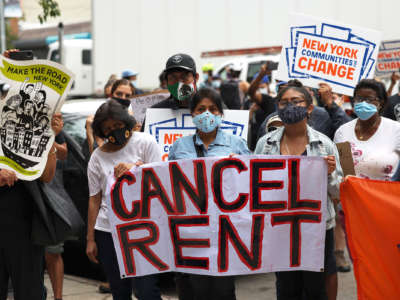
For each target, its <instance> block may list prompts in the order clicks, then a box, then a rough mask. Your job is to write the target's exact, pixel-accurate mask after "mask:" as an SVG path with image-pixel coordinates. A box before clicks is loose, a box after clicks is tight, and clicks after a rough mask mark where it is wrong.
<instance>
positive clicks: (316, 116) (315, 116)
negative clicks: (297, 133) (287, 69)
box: [258, 79, 334, 138]
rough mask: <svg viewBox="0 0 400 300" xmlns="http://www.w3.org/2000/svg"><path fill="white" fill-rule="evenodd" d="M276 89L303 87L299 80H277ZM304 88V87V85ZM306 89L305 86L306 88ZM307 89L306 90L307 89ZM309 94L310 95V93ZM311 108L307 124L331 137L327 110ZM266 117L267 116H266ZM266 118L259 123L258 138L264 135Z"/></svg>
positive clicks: (330, 123)
mask: <svg viewBox="0 0 400 300" xmlns="http://www.w3.org/2000/svg"><path fill="white" fill-rule="evenodd" d="M277 86H278V91H279V92H280V91H281V90H283V89H284V88H285V87H288V86H293V87H303V84H302V83H301V82H300V81H299V80H296V79H294V80H290V81H289V82H279V83H278V85H277ZM305 88H306V87H305ZM306 89H307V88H306ZM307 91H308V90H307ZM310 96H311V95H310ZM310 108H312V112H311V113H310V114H309V116H308V119H307V120H308V125H309V126H311V127H312V128H313V129H315V130H317V131H319V132H321V133H323V134H325V135H326V136H328V137H329V138H333V134H334V131H333V127H332V126H333V125H332V120H331V118H330V116H329V114H328V112H327V111H326V110H325V109H324V108H322V107H319V106H314V105H312V106H310ZM276 114H277V112H274V113H272V115H276ZM267 118H268V117H267ZM266 122H267V119H265V120H264V122H263V123H262V124H261V126H260V128H259V130H258V138H261V137H262V136H264V135H265V133H266V132H265V128H266V126H265V125H266Z"/></svg>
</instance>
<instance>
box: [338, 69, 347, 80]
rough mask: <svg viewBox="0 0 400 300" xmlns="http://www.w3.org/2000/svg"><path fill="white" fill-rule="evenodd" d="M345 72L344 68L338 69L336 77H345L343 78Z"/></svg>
mask: <svg viewBox="0 0 400 300" xmlns="http://www.w3.org/2000/svg"><path fill="white" fill-rule="evenodd" d="M346 70H347V68H346V66H340V67H339V68H338V76H339V77H340V78H343V77H345V76H346Z"/></svg>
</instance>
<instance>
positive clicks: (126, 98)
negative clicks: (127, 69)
mask: <svg viewBox="0 0 400 300" xmlns="http://www.w3.org/2000/svg"><path fill="white" fill-rule="evenodd" d="M134 95H135V88H134V87H133V85H132V83H131V82H130V81H129V80H128V79H119V80H117V81H115V82H114V84H113V85H112V87H111V98H112V99H114V100H116V101H117V102H118V103H119V104H121V105H122V106H123V107H125V108H128V107H129V105H131V98H132V97H133V96H134Z"/></svg>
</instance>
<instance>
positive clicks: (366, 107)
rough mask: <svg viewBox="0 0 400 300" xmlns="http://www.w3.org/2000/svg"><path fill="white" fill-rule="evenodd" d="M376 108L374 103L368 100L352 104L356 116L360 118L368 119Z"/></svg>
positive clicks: (374, 112)
mask: <svg viewBox="0 0 400 300" xmlns="http://www.w3.org/2000/svg"><path fill="white" fill-rule="evenodd" d="M377 111H378V109H377V108H376V106H375V105H373V104H371V103H368V102H365V101H363V102H360V103H356V104H355V105H354V112H355V113H356V115H357V117H359V118H360V119H361V120H364V121H365V120H368V119H369V118H371V117H372V116H373V115H374V114H376V113H377Z"/></svg>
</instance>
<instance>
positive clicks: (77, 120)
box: [61, 99, 106, 280]
mask: <svg viewBox="0 0 400 300" xmlns="http://www.w3.org/2000/svg"><path fill="white" fill-rule="evenodd" d="M105 101H106V100H105V99H85V100H69V101H66V102H65V104H64V105H63V107H62V108H61V113H62V115H63V119H64V133H65V139H66V143H67V147H68V157H67V159H66V160H65V161H64V162H63V176H64V188H65V190H66V192H67V193H68V195H69V196H70V197H71V199H72V201H73V202H74V204H75V206H76V207H77V209H78V210H79V212H80V214H81V217H82V219H83V220H85V223H86V220H87V211H88V199H89V190H88V181H87V175H86V167H87V162H88V160H89V152H88V147H87V144H86V129H85V125H86V118H87V117H88V116H89V115H93V114H94V113H95V112H96V110H97V108H98V107H99V106H100V105H101V104H102V103H104V102H105ZM64 248H65V251H64V255H63V257H64V265H65V272H66V273H68V274H74V275H77V276H83V277H87V278H93V279H98V280H103V279H104V278H102V271H101V269H100V267H99V266H98V265H95V264H93V263H91V262H90V261H89V260H88V258H87V256H86V228H85V230H84V231H82V233H81V235H80V236H79V237H77V239H73V240H67V241H66V242H65V245H64Z"/></svg>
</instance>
